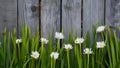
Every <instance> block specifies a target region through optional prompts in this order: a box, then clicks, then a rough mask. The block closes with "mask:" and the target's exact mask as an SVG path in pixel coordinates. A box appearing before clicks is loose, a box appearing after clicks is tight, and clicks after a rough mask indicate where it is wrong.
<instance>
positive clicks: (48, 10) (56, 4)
mask: <svg viewBox="0 0 120 68" xmlns="http://www.w3.org/2000/svg"><path fill="white" fill-rule="evenodd" d="M41 4H42V5H41V37H45V38H47V36H48V33H50V34H51V33H52V29H53V28H54V30H55V31H60V0H42V2H41Z"/></svg>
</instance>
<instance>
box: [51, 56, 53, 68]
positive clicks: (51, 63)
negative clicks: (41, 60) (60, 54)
mask: <svg viewBox="0 0 120 68" xmlns="http://www.w3.org/2000/svg"><path fill="white" fill-rule="evenodd" d="M51 68H53V59H52V58H51Z"/></svg>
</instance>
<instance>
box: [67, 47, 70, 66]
mask: <svg viewBox="0 0 120 68" xmlns="http://www.w3.org/2000/svg"><path fill="white" fill-rule="evenodd" d="M67 60H68V68H70V58H69V49H68V50H67Z"/></svg>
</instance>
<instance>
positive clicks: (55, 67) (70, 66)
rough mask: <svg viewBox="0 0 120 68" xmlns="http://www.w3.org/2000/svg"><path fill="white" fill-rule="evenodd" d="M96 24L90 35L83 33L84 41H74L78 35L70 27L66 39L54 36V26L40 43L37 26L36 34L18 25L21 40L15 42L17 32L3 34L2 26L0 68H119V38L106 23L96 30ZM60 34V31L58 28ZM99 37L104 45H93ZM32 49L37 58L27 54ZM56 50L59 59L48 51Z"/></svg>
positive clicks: (24, 26) (5, 31) (26, 27)
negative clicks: (89, 49) (103, 26)
mask: <svg viewBox="0 0 120 68" xmlns="http://www.w3.org/2000/svg"><path fill="white" fill-rule="evenodd" d="M97 27H98V24H97V25H96V26H93V32H92V34H93V36H92V37H91V34H90V33H89V32H87V33H86V34H85V35H84V37H83V38H84V42H83V43H81V44H75V42H74V41H75V39H76V38H77V37H78V36H77V32H76V34H75V36H74V35H73V30H71V31H70V33H69V38H68V41H65V40H61V39H55V38H54V33H55V32H54V29H53V30H52V33H51V34H50V33H49V34H48V40H49V42H48V43H47V44H44V43H43V42H41V40H40V36H39V28H37V30H36V35H33V34H32V32H31V30H30V28H29V27H28V26H27V25H24V24H22V37H21V39H22V42H20V43H16V40H17V33H16V29H14V32H13V33H7V30H6V28H5V29H4V37H3V39H4V40H1V42H0V58H1V60H0V68H119V67H120V59H119V58H120V50H119V49H120V39H119V38H117V34H116V31H115V30H111V29H110V27H109V26H108V25H107V28H106V31H103V32H101V33H96V28H97ZM62 33H63V34H64V30H63V29H62ZM99 39H101V40H102V41H104V42H105V45H106V47H104V48H102V49H98V48H96V45H97V44H96V43H97V41H98V40H99ZM65 43H70V44H72V46H73V49H72V50H65V48H64V45H65ZM87 47H88V48H92V50H93V54H88V55H85V54H84V53H83V51H84V49H85V48H87ZM32 51H38V52H39V53H40V56H39V58H37V59H35V58H32V57H31V53H32ZM55 51H56V52H58V53H59V58H58V59H56V60H54V59H53V58H51V56H50V54H51V52H55Z"/></svg>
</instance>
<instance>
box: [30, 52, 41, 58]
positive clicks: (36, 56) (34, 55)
mask: <svg viewBox="0 0 120 68" xmlns="http://www.w3.org/2000/svg"><path fill="white" fill-rule="evenodd" d="M39 55H40V54H39V53H38V52H37V51H32V54H31V57H32V58H35V59H38V58H39Z"/></svg>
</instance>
